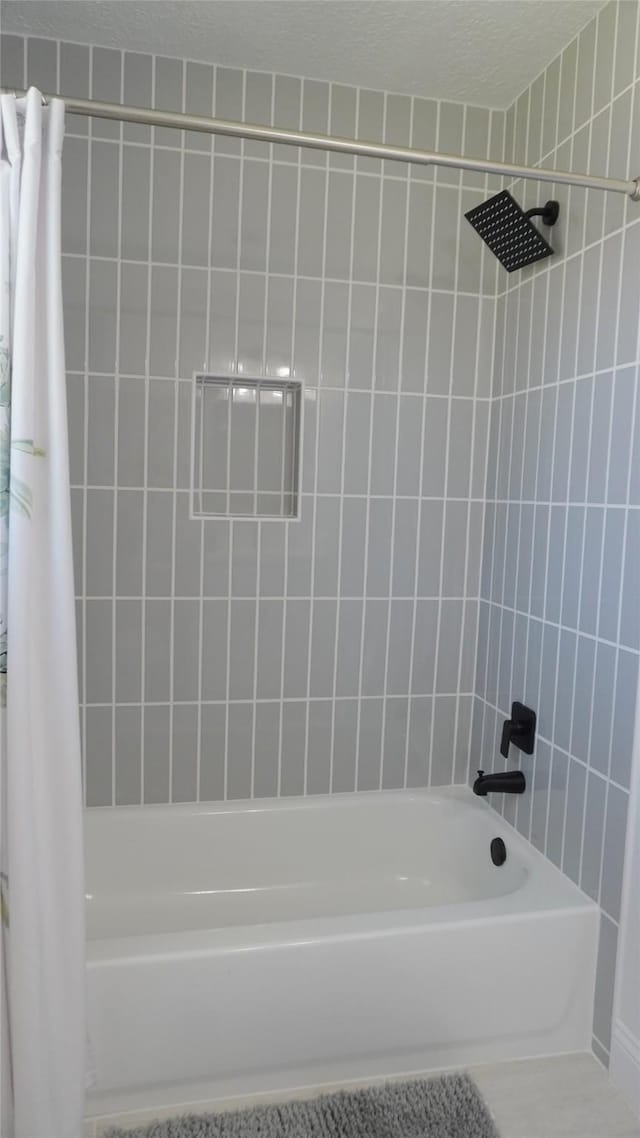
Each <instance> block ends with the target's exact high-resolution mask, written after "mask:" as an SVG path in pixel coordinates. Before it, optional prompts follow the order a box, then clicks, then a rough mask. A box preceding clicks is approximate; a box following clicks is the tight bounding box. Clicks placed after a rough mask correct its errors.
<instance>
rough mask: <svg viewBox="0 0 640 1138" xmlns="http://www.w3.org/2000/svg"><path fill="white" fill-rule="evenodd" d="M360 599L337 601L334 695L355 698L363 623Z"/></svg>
mask: <svg viewBox="0 0 640 1138" xmlns="http://www.w3.org/2000/svg"><path fill="white" fill-rule="evenodd" d="M363 604H364V603H363V601H362V599H355V598H347V599H344V598H343V599H342V600H340V601H339V619H338V649H337V657H336V678H335V684H336V695H338V696H356V695H358V690H359V685H360V641H361V637H362V621H363V615H364V614H363Z"/></svg>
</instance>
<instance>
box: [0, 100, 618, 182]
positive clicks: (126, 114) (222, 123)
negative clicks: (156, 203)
mask: <svg viewBox="0 0 640 1138" xmlns="http://www.w3.org/2000/svg"><path fill="white" fill-rule="evenodd" d="M0 90H1V92H2V94H11V95H16V96H18V97H23V96H24V95H25V94H26V92H25V91H16V90H7V89H6V88H4V87H3V88H1V89H0ZM55 98H60V99H62V100H63V102H64V104H65V106H66V109H67V111H68V112H69V114H73V115H85V116H87V117H91V118H98V119H115V120H117V121H119V122H131V123H141V124H143V125H145V126H162V127H169V128H170V129H174V130H194V131H198V132H200V133H201V134H222V135H226V136H227V137H228V138H250V139H252V140H254V141H256V142H275V143H281V144H282V145H284V146H305V147H308V148H310V149H312V150H328V151H332V152H334V153H338V154H356V155H359V156H362V157H366V158H380V159H389V160H391V161H393V162H409V163H414V164H415V165H417V166H448V167H450V168H452V169H454V170H476V171H478V172H479V173H481V174H498V175H500V176H502V177H504V178H530V179H532V180H534V181H538V182H554V183H555V184H556V185H565V186H583V187H585V189H590V190H608V191H610V192H612V193H614V194H627V196H628V197H630V198H631V200H632V201H635V202H638V201H640V177H638V178H634V179H632V180H630V181H629V180H627V179H623V178H601V177H596V176H595V175H592V174H572V173H569V172H568V171H565V170H544V169H543V170H538V169H537V168H536V167H535V166H515V165H511V163H509V162H489V161H488V160H487V159H485V158H463V157H462V156H461V155H458V154H438V153H433V152H430V151H428V150H415V149H413V148H412V147H410V146H390V145H389V144H388V143H386V142H358V141H357V140H356V139H354V138H340V137H338V136H334V135H330V134H309V133H307V131H303V130H282V129H281V128H280V127H274V126H259V125H258V124H257V123H243V122H233V121H231V120H230V119H215V118H208V117H207V116H205V115H187V114H175V113H173V112H172V111H153V110H149V109H147V108H146V107H128V106H123V105H122V104H120V103H101V102H98V101H96V100H93V99H68V98H66V97H65V96H64V95H43V99H44V101H45V103H47V102H49V100H50V99H55Z"/></svg>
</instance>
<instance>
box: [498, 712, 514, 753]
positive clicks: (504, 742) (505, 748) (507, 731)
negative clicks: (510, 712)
mask: <svg viewBox="0 0 640 1138" xmlns="http://www.w3.org/2000/svg"><path fill="white" fill-rule="evenodd" d="M513 726H514V725H513V719H505V721H504V723H503V724H502V739H501V740H500V754H501V755H503V756H504V758H505V759H508V758H509V743H510V742H511V739H512V737H513Z"/></svg>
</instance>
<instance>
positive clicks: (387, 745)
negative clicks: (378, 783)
mask: <svg viewBox="0 0 640 1138" xmlns="http://www.w3.org/2000/svg"><path fill="white" fill-rule="evenodd" d="M408 714H409V700H408V699H407V698H406V697H405V698H400V699H398V698H390V699H387V701H386V706H385V725H384V739H383V745H382V788H383V790H393V789H399V788H400V787H402V786H404V767H405V754H406V749H407V728H408Z"/></svg>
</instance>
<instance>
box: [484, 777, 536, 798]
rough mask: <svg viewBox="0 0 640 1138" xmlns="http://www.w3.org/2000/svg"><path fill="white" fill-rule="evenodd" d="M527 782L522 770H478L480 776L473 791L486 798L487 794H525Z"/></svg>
mask: <svg viewBox="0 0 640 1138" xmlns="http://www.w3.org/2000/svg"><path fill="white" fill-rule="evenodd" d="M526 789H527V783H526V780H525V777H524V775H523V773H522V771H502V772H501V773H500V772H499V773H496V774H485V773H484V771H478V777H477V779H476V781H475V782H474V784H473V793H474V794H479V795H480V796H481V797H482V798H486V796H487V794H491V793H496V794H524V792H525V790H526Z"/></svg>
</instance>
